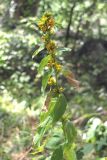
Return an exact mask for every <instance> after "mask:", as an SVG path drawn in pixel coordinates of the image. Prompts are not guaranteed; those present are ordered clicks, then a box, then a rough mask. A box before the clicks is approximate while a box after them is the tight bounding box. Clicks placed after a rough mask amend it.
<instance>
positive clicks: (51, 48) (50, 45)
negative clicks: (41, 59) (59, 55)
mask: <svg viewBox="0 0 107 160" xmlns="http://www.w3.org/2000/svg"><path fill="white" fill-rule="evenodd" d="M46 49H47V51H48V52H49V53H53V52H54V51H55V49H56V44H55V42H54V41H53V40H50V41H49V42H48V43H47V44H46Z"/></svg>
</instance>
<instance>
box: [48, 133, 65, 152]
mask: <svg viewBox="0 0 107 160" xmlns="http://www.w3.org/2000/svg"><path fill="white" fill-rule="evenodd" d="M63 140H64V139H63V134H62V132H57V133H55V134H54V135H53V137H51V138H49V140H48V142H47V144H46V148H47V149H51V150H53V149H57V148H58V147H59V145H61V144H62V143H63Z"/></svg>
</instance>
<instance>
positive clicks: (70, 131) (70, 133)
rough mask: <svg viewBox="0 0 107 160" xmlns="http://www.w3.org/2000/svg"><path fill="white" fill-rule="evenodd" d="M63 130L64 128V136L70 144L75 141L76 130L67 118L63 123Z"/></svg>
mask: <svg viewBox="0 0 107 160" xmlns="http://www.w3.org/2000/svg"><path fill="white" fill-rule="evenodd" d="M64 130H65V136H66V138H67V140H68V143H69V144H72V143H73V142H74V141H75V138H76V135H77V131H76V128H75V126H74V125H73V123H72V122H71V121H70V120H68V121H67V122H66V123H65V125H64Z"/></svg>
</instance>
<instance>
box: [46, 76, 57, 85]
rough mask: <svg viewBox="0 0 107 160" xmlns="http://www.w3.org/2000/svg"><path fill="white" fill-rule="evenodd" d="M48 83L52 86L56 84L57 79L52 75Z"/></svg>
mask: <svg viewBox="0 0 107 160" xmlns="http://www.w3.org/2000/svg"><path fill="white" fill-rule="evenodd" d="M48 84H49V85H50V86H52V85H55V84H56V79H55V78H54V77H50V78H49V80H48Z"/></svg>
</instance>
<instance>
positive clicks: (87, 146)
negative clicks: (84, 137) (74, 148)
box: [83, 143, 94, 155]
mask: <svg viewBox="0 0 107 160" xmlns="http://www.w3.org/2000/svg"><path fill="white" fill-rule="evenodd" d="M93 149H94V145H93V144H91V143H89V144H85V145H84V147H83V153H84V155H86V154H89V153H90V152H91V151H92V150H93Z"/></svg>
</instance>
